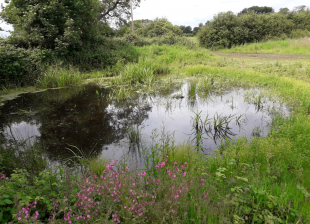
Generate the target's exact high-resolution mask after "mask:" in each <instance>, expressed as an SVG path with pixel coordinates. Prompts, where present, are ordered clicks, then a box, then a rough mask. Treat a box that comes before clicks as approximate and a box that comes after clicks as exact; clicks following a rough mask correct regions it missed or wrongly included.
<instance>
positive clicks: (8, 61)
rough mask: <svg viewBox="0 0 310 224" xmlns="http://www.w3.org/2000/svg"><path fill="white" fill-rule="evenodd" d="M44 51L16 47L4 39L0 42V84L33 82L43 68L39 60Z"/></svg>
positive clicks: (15, 84)
mask: <svg viewBox="0 0 310 224" xmlns="http://www.w3.org/2000/svg"><path fill="white" fill-rule="evenodd" d="M45 54H46V52H45V51H42V50H40V49H37V48H35V49H23V48H16V47H15V46H14V45H12V44H9V43H7V42H6V41H4V40H1V42H0V85H1V86H5V87H8V86H12V85H13V86H23V85H29V84H30V85H31V84H34V82H35V80H36V78H37V77H38V75H39V74H40V73H41V71H42V70H43V66H42V64H41V61H42V60H43V59H44V58H45V57H46V55H45Z"/></svg>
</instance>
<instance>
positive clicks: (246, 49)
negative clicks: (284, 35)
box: [219, 37, 310, 54]
mask: <svg viewBox="0 0 310 224" xmlns="http://www.w3.org/2000/svg"><path fill="white" fill-rule="evenodd" d="M219 51H220V52H240V53H250V52H259V53H282V54H292V53H293V54H309V52H310V37H304V38H301V39H288V40H279V41H268V42H263V43H252V44H246V45H243V46H236V47H232V48H231V49H222V50H219Z"/></svg>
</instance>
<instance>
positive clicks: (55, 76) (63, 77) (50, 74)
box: [37, 65, 85, 88]
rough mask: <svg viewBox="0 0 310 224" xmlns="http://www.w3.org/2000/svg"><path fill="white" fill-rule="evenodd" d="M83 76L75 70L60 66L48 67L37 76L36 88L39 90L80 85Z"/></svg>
mask: <svg viewBox="0 0 310 224" xmlns="http://www.w3.org/2000/svg"><path fill="white" fill-rule="evenodd" d="M84 77H85V74H83V73H81V72H80V71H79V70H78V69H77V68H74V67H71V66H70V67H69V68H64V67H62V66H61V65H57V66H51V67H49V68H48V69H47V70H46V71H45V72H44V73H43V75H41V76H39V78H38V80H37V86H38V87H41V88H57V87H64V86H69V85H76V84H80V83H82V80H83V78H84Z"/></svg>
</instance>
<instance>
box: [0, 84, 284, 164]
mask: <svg viewBox="0 0 310 224" xmlns="http://www.w3.org/2000/svg"><path fill="white" fill-rule="evenodd" d="M197 86H198V84H197V83H195V82H192V81H190V80H183V81H182V82H179V83H176V84H171V85H170V86H169V88H162V90H161V91H155V92H152V93H148V94H147V93H140V92H138V91H135V92H132V94H131V95H130V97H129V98H128V99H125V100H113V99H111V88H108V87H102V86H101V87H100V86H97V85H94V84H91V85H85V86H79V87H70V88H63V89H50V90H47V91H44V92H39V93H27V94H22V95H20V96H19V97H17V98H16V99H13V100H10V101H6V102H5V103H4V105H3V106H2V107H1V114H0V132H1V136H2V141H3V143H5V144H6V145H10V144H22V143H23V142H25V141H27V142H28V144H38V145H40V147H42V148H44V149H45V150H46V155H47V157H48V159H49V160H50V161H55V162H63V161H65V160H66V159H67V158H69V157H71V156H72V151H70V150H69V149H71V150H73V151H75V152H77V148H78V149H79V150H81V151H82V152H83V153H84V154H85V155H88V154H92V155H99V156H102V157H105V158H108V159H121V158H125V157H126V159H127V160H128V161H129V162H130V163H135V162H137V161H140V160H141V152H140V147H141V146H143V147H148V146H150V145H151V144H152V141H154V138H155V136H157V138H166V140H167V141H170V143H171V142H174V144H182V143H184V142H187V141H188V142H190V143H191V144H193V145H194V146H197V147H198V148H199V150H202V151H203V152H204V153H205V154H208V155H213V152H214V150H215V149H216V148H219V147H220V146H221V144H222V143H223V141H225V140H227V139H237V138H238V137H240V136H245V137H246V138H248V139H249V140H251V139H252V138H253V137H266V136H267V135H268V132H269V130H270V127H271V125H272V121H273V118H275V117H276V116H287V115H288V114H289V110H288V108H287V107H286V106H285V105H283V104H281V103H280V101H278V100H277V99H276V98H275V97H273V99H270V98H269V97H267V94H265V93H266V91H263V90H259V89H251V88H248V89H246V88H231V89H223V88H213V89H212V88H211V89H210V90H208V91H205V92H203V93H201V92H200V91H199V89H198V87H197ZM137 146H139V147H137Z"/></svg>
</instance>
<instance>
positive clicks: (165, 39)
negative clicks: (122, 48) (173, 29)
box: [121, 33, 196, 48]
mask: <svg viewBox="0 0 310 224" xmlns="http://www.w3.org/2000/svg"><path fill="white" fill-rule="evenodd" d="M121 40H123V41H124V42H126V43H128V44H130V45H133V46H136V47H143V46H149V45H165V44H167V45H179V46H187V47H188V48H195V47H196V43H195V42H193V41H191V40H189V39H188V38H186V37H180V36H174V35H171V34H170V33H169V34H166V35H164V36H162V37H154V38H145V37H140V36H138V35H136V34H135V33H130V34H126V35H125V36H124V37H122V38H121Z"/></svg>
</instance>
